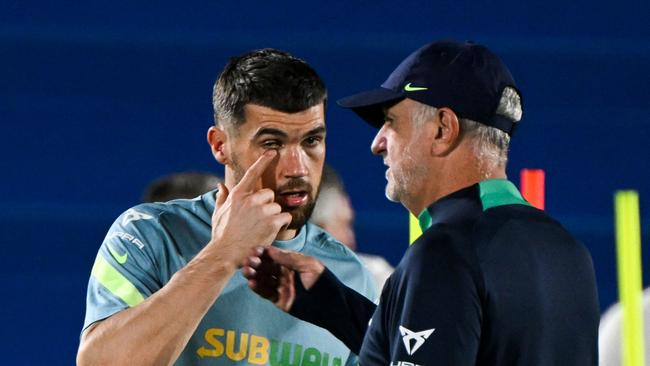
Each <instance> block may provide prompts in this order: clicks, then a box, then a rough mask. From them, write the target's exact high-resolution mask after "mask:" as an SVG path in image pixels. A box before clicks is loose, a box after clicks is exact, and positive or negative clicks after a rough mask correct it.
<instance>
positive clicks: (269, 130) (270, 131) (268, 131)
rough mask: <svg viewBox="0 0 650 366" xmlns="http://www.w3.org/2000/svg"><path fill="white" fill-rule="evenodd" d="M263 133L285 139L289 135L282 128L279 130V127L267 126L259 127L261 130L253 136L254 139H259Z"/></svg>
mask: <svg viewBox="0 0 650 366" xmlns="http://www.w3.org/2000/svg"><path fill="white" fill-rule="evenodd" d="M262 135H273V136H277V137H282V138H285V139H286V138H288V137H289V135H287V133H286V132H284V131H282V130H278V129H277V128H271V127H265V128H261V129H259V131H257V132H256V133H255V136H253V139H257V138H259V137H260V136H262Z"/></svg>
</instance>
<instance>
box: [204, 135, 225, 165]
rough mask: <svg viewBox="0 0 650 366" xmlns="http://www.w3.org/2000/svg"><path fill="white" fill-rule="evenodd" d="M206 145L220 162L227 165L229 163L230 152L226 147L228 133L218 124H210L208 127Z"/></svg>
mask: <svg viewBox="0 0 650 366" xmlns="http://www.w3.org/2000/svg"><path fill="white" fill-rule="evenodd" d="M207 137H208V145H210V149H211V150H212V156H214V158H215V159H216V160H217V161H218V162H219V163H221V164H223V165H228V164H229V163H230V153H229V151H228V149H227V148H226V141H228V135H227V134H226V131H224V130H223V128H222V127H220V126H212V127H210V128H209V129H208V136H207Z"/></svg>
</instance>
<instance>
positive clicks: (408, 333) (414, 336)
mask: <svg viewBox="0 0 650 366" xmlns="http://www.w3.org/2000/svg"><path fill="white" fill-rule="evenodd" d="M435 330H436V328H431V329H427V330H423V331H420V332H414V331H412V330H410V329H408V328H405V327H403V326H401V325H400V326H399V332H400V333H401V334H402V341H403V342H404V348H406V353H408V354H409V356H411V355H413V354H414V353H415V351H417V350H418V349H419V348H420V347H422V345H423V344H424V342H425V341H426V340H427V338H429V336H430V335H431V333H433V332H434V331H435ZM412 341H415V343H412ZM411 344H412V346H411Z"/></svg>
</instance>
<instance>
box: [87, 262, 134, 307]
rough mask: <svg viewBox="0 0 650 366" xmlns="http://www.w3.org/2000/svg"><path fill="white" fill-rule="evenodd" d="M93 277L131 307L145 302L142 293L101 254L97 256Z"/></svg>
mask: <svg viewBox="0 0 650 366" xmlns="http://www.w3.org/2000/svg"><path fill="white" fill-rule="evenodd" d="M91 275H92V276H93V277H95V279H96V280H97V281H98V282H99V283H100V284H102V286H104V287H106V289H108V291H110V292H111V293H112V294H113V295H115V296H117V297H118V298H120V299H121V300H122V301H124V302H125V303H126V304H127V305H129V306H130V307H133V306H136V305H138V304H139V303H141V302H143V301H144V297H143V296H142V294H141V293H140V291H138V289H137V288H136V287H135V286H134V285H133V284H132V283H131V282H130V281H129V280H128V279H127V278H126V277H124V275H122V274H121V273H120V272H118V271H117V270H116V269H115V268H113V266H111V264H110V263H108V261H106V259H105V258H104V257H103V256H102V255H101V254H97V259H95V264H94V265H93V269H92V272H91Z"/></svg>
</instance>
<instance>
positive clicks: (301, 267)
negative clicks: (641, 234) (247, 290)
mask: <svg viewBox="0 0 650 366" xmlns="http://www.w3.org/2000/svg"><path fill="white" fill-rule="evenodd" d="M339 104H340V105H342V106H343V107H347V108H351V109H352V110H353V111H354V112H356V113H357V114H358V115H359V116H360V117H361V118H363V119H364V120H365V121H366V122H368V123H370V124H371V125H372V126H374V127H376V128H378V129H379V131H378V132H377V135H376V136H375V139H374V141H373V142H372V152H373V153H374V154H376V155H379V156H381V157H382V159H383V161H384V164H385V165H386V166H387V170H386V179H387V181H388V183H387V185H386V196H387V197H388V198H389V199H390V200H392V201H399V202H401V203H402V204H403V205H404V206H405V207H406V208H407V209H408V210H409V211H410V212H411V213H413V214H415V215H419V218H420V223H421V225H422V226H423V230H424V232H423V234H422V236H421V237H420V238H419V239H418V240H416V241H415V242H414V243H413V244H412V245H411V246H410V247H409V248H408V250H407V251H406V253H405V254H404V258H403V259H402V261H401V262H400V264H399V265H398V267H397V268H396V269H395V272H394V273H393V275H392V276H391V277H390V278H389V279H388V281H387V283H386V285H385V286H384V289H383V291H382V294H381V299H380V302H379V306H378V307H375V305H374V304H373V303H371V302H369V301H367V300H365V299H363V298H362V297H361V296H359V295H358V294H357V293H355V291H353V290H351V289H350V288H349V287H346V286H345V285H343V284H341V282H340V281H339V280H338V279H337V277H336V275H333V274H332V272H331V271H329V270H327V265H326V264H325V265H323V264H321V263H320V262H319V261H318V260H315V259H314V258H309V257H306V256H304V255H302V254H299V253H294V252H290V251H282V250H278V249H274V248H269V249H268V258H271V259H273V260H274V261H275V262H276V264H280V265H282V266H283V267H282V268H281V270H278V268H275V267H274V266H271V265H269V264H268V262H267V260H266V259H265V260H264V262H263V263H264V265H265V266H260V265H259V264H258V262H257V261H250V263H249V264H248V266H246V267H245V268H244V272H245V274H246V276H247V277H248V278H249V279H250V281H251V283H250V285H251V287H252V288H254V289H256V291H260V290H261V289H264V288H265V287H268V286H270V285H275V286H276V290H278V292H277V296H276V298H274V300H275V301H276V304H277V305H278V306H279V307H281V308H282V309H284V310H288V311H290V312H291V314H294V315H296V316H297V317H299V318H301V319H305V320H309V321H312V322H313V323H314V324H318V325H321V326H323V327H325V328H327V329H329V330H330V331H331V332H332V333H333V334H335V335H336V336H337V337H339V339H341V340H344V341H345V343H346V344H347V345H349V347H350V349H352V350H353V351H355V352H358V353H359V357H360V364H361V365H363V366H375V365H382V366H385V365H397V366H406V365H411V366H412V365H428V366H430V365H454V366H461V365H465V366H469V365H511V366H515V365H517V366H533V365H536V366H542V365H544V366H546V365H596V364H597V362H598V357H597V355H598V350H597V346H598V345H597V339H598V319H599V310H598V297H597V293H596V282H595V276H594V270H593V264H592V261H591V257H590V255H589V253H588V251H587V250H586V249H585V247H584V246H583V245H582V244H581V243H579V242H578V241H577V240H575V239H574V238H573V237H572V236H571V234H570V233H568V232H567V231H566V230H565V229H564V228H563V227H562V225H560V224H559V223H558V222H557V221H555V220H553V219H552V218H551V217H549V216H548V215H547V214H546V213H544V212H543V211H541V210H538V209H536V208H534V207H532V206H531V205H530V204H529V203H528V202H526V201H525V200H524V199H523V198H522V196H521V194H520V193H519V191H518V190H517V188H516V187H515V186H514V184H512V183H511V182H510V181H508V180H507V178H506V162H507V158H508V145H509V142H510V136H511V135H512V133H513V131H514V130H515V128H516V126H517V125H518V124H519V123H520V122H519V121H520V120H521V117H522V107H521V97H520V94H519V90H518V89H517V87H516V85H515V82H514V80H513V78H512V75H511V74H510V71H509V70H508V69H507V67H506V66H505V65H504V64H503V63H502V61H501V60H500V59H499V58H498V57H497V56H496V55H495V54H493V53H492V52H491V51H490V50H488V49H487V48H486V47H483V46H480V45H476V44H472V43H458V42H451V41H441V42H434V43H431V44H428V45H426V46H424V47H422V48H420V49H418V50H416V51H415V52H413V53H412V54H411V55H410V56H408V57H407V58H406V59H405V60H404V61H403V62H402V63H401V64H400V65H399V66H398V67H397V68H396V69H395V71H393V73H392V74H391V75H390V76H389V77H388V79H387V80H386V81H385V82H384V83H383V84H382V86H381V88H378V89H375V90H372V91H369V92H365V93H361V94H358V95H354V96H351V97H348V98H345V99H343V100H341V101H339ZM558 133H560V132H558ZM271 270H272V271H271ZM292 273H295V274H297V275H295V276H293V275H292ZM268 274H272V275H274V276H276V277H277V276H281V277H280V279H281V281H279V282H274V281H269V280H268V279H269V276H268ZM265 279H266V281H265ZM271 279H273V278H272V277H271ZM262 292H263V293H269V291H268V290H264V291H262ZM324 309H336V311H328V312H327V316H323V311H324ZM373 313H374V315H373ZM371 317H372V321H370V322H369V320H370V318H371Z"/></svg>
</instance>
